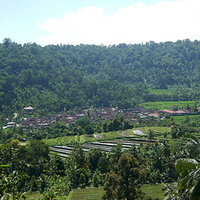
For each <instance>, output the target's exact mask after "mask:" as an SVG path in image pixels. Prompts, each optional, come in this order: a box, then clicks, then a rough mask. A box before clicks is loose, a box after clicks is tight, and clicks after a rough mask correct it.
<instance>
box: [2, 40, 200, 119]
mask: <svg viewBox="0 0 200 200" xmlns="http://www.w3.org/2000/svg"><path fill="white" fill-rule="evenodd" d="M199 43H200V42H199V41H196V40H195V41H194V42H192V41H190V40H188V39H187V40H183V41H180V40H179V41H177V42H175V43H173V42H165V43H158V44H157V43H155V42H153V41H151V42H148V43H146V44H135V45H126V44H119V45H113V46H109V47H107V46H96V45H77V46H73V45H48V46H45V47H41V46H40V45H37V44H36V43H32V44H31V43H27V44H24V45H21V44H17V43H15V42H12V41H11V39H9V38H6V39H4V41H3V43H1V44H0V74H1V77H0V80H1V81H0V113H1V121H2V120H3V121H4V119H5V118H6V116H10V117H13V116H12V115H13V111H16V112H18V113H19V116H18V117H19V119H20V113H21V112H22V108H23V107H26V106H29V105H31V106H33V107H34V108H35V110H37V115H38V116H43V115H49V114H52V113H58V112H65V111H68V110H69V109H72V108H75V107H77V108H79V109H80V108H86V107H91V106H93V107H101V106H105V107H119V108H122V109H125V108H131V107H133V106H135V105H136V104H138V103H142V102H148V101H163V100H165V101H166V100H167V101H169V100H170V101H178V100H181V101H188V100H190V101H191V100H192V101H193V100H198V98H199V81H198V80H199V57H200V54H199V48H200V47H199V46H200V45H199ZM148 88H154V89H155V88H156V89H165V90H161V91H162V92H158V90H152V89H148ZM166 89H169V90H170V92H166V91H167V90H166ZM35 115H36V114H35Z"/></svg>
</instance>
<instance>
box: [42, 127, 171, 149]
mask: <svg viewBox="0 0 200 200" xmlns="http://www.w3.org/2000/svg"><path fill="white" fill-rule="evenodd" d="M134 129H135V128H133V129H128V130H120V131H112V132H106V133H104V132H103V133H94V134H93V135H81V136H64V137H58V138H52V139H43V141H44V142H45V143H46V144H48V145H49V146H54V145H69V144H75V143H81V144H83V143H90V142H96V141H106V140H117V139H121V140H124V139H127V138H128V137H141V136H138V135H135V134H134V133H133V130H134ZM137 129H140V130H141V131H142V132H143V133H144V134H146V137H147V134H148V131H149V129H151V130H153V131H154V132H155V137H157V138H158V139H162V138H163V133H164V132H170V131H171V128H170V127H140V128H137ZM94 135H95V136H96V137H95V136H94ZM143 137H144V136H143Z"/></svg>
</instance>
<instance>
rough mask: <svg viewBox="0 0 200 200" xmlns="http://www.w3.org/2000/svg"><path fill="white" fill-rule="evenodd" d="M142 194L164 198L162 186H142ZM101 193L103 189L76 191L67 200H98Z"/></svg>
mask: <svg viewBox="0 0 200 200" xmlns="http://www.w3.org/2000/svg"><path fill="white" fill-rule="evenodd" d="M142 192H144V193H145V194H146V195H148V196H152V197H153V198H159V199H164V197H165V196H164V191H163V190H162V184H157V185H144V186H142ZM103 193H104V190H103V188H86V189H77V190H73V191H71V192H70V194H69V198H68V199H67V200H84V199H87V200H100V199H101V197H102V195H103Z"/></svg>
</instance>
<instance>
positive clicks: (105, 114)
mask: <svg viewBox="0 0 200 200" xmlns="http://www.w3.org/2000/svg"><path fill="white" fill-rule="evenodd" d="M23 110H24V112H25V113H26V114H30V115H31V114H32V113H34V112H35V110H34V108H33V107H31V106H29V107H25V108H23ZM194 114H200V108H198V109H197V111H196V112H194V111H193V110H186V109H184V110H177V111H175V110H166V109H165V110H148V109H146V108H144V107H142V106H137V107H135V108H133V109H124V110H120V109H118V108H108V107H103V108H90V109H84V110H82V111H81V112H78V113H74V112H71V113H67V114H66V113H63V114H62V113H61V114H56V115H52V116H50V117H46V116H43V117H41V118H38V119H37V118H23V120H22V122H21V123H19V124H16V123H15V122H13V121H11V122H8V123H7V126H5V127H3V128H9V127H12V126H17V127H22V128H23V129H26V128H27V127H29V128H39V127H47V126H50V127H53V126H54V124H55V121H56V119H57V120H59V121H62V122H63V123H64V124H65V125H66V126H68V125H69V124H70V123H75V121H76V120H78V119H80V118H82V117H87V118H88V119H89V120H90V121H91V122H92V123H97V122H99V121H106V120H112V119H113V118H114V117H115V116H123V117H124V118H126V119H128V120H130V122H131V123H132V124H135V123H138V121H139V120H140V119H149V118H151V117H155V118H156V119H158V120H160V119H164V118H165V116H166V115H168V117H169V116H184V115H194Z"/></svg>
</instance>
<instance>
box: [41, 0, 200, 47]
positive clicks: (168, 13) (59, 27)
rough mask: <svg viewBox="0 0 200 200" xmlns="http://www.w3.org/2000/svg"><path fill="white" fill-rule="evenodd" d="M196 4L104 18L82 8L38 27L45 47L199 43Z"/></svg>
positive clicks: (133, 8)
mask: <svg viewBox="0 0 200 200" xmlns="http://www.w3.org/2000/svg"><path fill="white" fill-rule="evenodd" d="M199 8H200V1H199V0H180V1H171V2H166V1H161V2H159V3H157V4H155V5H149V6H147V5H144V4H142V3H137V4H135V5H130V6H129V7H127V8H124V7H121V8H119V9H118V10H117V11H116V12H115V13H113V14H111V15H109V16H107V15H105V14H104V10H103V9H102V8H98V7H85V8H83V9H79V10H77V12H75V13H66V14H65V15H64V16H63V18H61V19H54V18H50V19H49V20H47V21H46V22H44V23H41V22H40V21H39V22H38V26H39V27H40V28H41V29H43V30H45V31H47V32H48V33H49V35H48V36H47V37H42V38H40V41H42V42H43V43H45V44H60V43H62V44H80V43H83V44H105V45H110V44H119V43H127V44H130V43H141V42H148V41H155V42H161V41H176V40H179V39H180V40H182V39H187V38H189V39H191V40H193V39H200V26H199V23H200V12H199Z"/></svg>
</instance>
